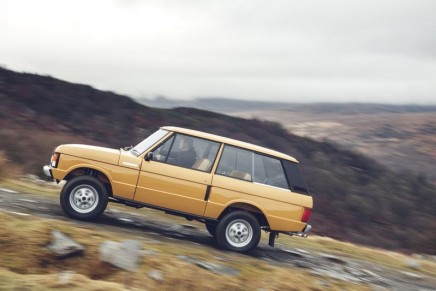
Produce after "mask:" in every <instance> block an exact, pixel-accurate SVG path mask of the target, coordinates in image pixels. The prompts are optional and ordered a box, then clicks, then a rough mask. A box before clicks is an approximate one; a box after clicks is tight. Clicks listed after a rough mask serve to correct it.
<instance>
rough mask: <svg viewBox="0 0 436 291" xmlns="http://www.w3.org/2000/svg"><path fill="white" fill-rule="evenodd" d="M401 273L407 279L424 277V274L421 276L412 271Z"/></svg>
mask: <svg viewBox="0 0 436 291" xmlns="http://www.w3.org/2000/svg"><path fill="white" fill-rule="evenodd" d="M401 274H403V275H405V276H406V277H407V278H409V279H414V280H421V279H424V276H421V275H418V274H416V273H412V272H406V271H402V272H401Z"/></svg>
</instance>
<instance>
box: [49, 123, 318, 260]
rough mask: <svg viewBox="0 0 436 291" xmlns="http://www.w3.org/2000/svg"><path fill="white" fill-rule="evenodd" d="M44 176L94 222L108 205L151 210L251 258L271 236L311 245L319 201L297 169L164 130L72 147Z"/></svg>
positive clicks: (217, 141)
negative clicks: (116, 142) (123, 142)
mask: <svg viewBox="0 0 436 291" xmlns="http://www.w3.org/2000/svg"><path fill="white" fill-rule="evenodd" d="M43 170H44V173H45V174H46V175H47V176H48V177H50V178H52V179H55V180H56V181H57V182H59V181H61V180H66V181H67V182H66V184H65V185H64V187H63V189H62V191H61V194H60V204H61V206H62V209H63V211H64V212H65V214H66V215H68V216H69V217H72V218H75V219H80V220H93V219H96V218H98V217H99V216H101V215H102V213H103V212H104V210H105V209H106V206H107V204H108V202H115V203H122V204H125V205H127V206H132V207H135V208H141V207H150V208H154V209H159V210H163V211H165V212H166V213H169V214H174V215H179V216H183V217H186V218H187V219H188V220H198V221H200V222H203V223H204V224H205V226H206V229H207V230H208V232H209V233H210V234H211V235H212V236H213V237H215V239H216V241H217V243H218V245H219V247H220V248H223V249H227V250H231V251H236V252H248V251H250V250H252V249H253V248H255V247H256V246H257V245H258V243H259V240H260V236H261V230H264V231H267V232H269V233H270V234H269V244H270V245H271V246H274V241H275V239H276V237H278V234H279V233H283V234H288V235H299V236H304V237H306V236H307V235H308V233H309V232H310V230H311V228H312V227H311V226H310V225H309V224H308V220H309V217H310V214H311V211H312V207H313V201H312V197H311V196H310V195H309V192H308V189H307V186H306V183H305V181H304V179H303V176H302V174H301V172H300V170H299V167H298V161H297V160H296V159H295V158H293V157H291V156H288V155H285V154H283V153H280V152H277V151H273V150H270V149H267V148H263V147H260V146H256V145H253V144H249V143H245V142H241V141H238V140H234V139H230V138H225V137H221V136H217V135H213V134H208V133H204V132H200V131H194V130H189V129H185V128H179V127H162V128H160V129H159V130H158V131H156V132H155V133H153V134H152V135H150V136H149V137H147V138H146V139H145V140H144V141H142V142H141V143H139V144H138V145H136V146H135V147H129V148H124V149H109V148H103V147H96V146H89V145H79V144H66V145H60V146H58V147H56V148H55V150H54V152H53V155H52V157H51V161H50V165H47V166H44V167H43Z"/></svg>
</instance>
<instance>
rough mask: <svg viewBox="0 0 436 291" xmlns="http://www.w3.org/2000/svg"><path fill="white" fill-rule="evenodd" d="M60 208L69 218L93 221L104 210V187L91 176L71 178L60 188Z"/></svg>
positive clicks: (105, 193) (105, 197)
mask: <svg viewBox="0 0 436 291" xmlns="http://www.w3.org/2000/svg"><path fill="white" fill-rule="evenodd" d="M60 202H61V207H62V209H63V210H64V212H65V214H67V215H68V216H69V217H72V218H75V219H80V220H94V219H97V218H98V217H100V216H101V215H102V214H103V212H104V210H105V209H106V206H107V203H108V195H107V190H106V187H105V186H104V185H103V184H102V183H101V182H100V181H99V180H97V178H95V177H92V176H78V177H75V178H72V179H71V180H69V181H68V182H67V184H65V186H64V188H62V191H61V196H60Z"/></svg>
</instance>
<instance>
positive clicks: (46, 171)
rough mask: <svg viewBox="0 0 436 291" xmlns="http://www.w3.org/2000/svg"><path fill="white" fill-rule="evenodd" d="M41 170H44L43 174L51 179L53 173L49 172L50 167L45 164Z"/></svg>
mask: <svg viewBox="0 0 436 291" xmlns="http://www.w3.org/2000/svg"><path fill="white" fill-rule="evenodd" d="M42 171H43V172H44V174H45V175H46V176H47V177H48V178H49V179H53V174H52V173H51V167H50V166H47V165H45V166H44V167H42Z"/></svg>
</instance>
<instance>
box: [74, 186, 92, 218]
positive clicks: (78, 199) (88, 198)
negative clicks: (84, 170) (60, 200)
mask: <svg viewBox="0 0 436 291" xmlns="http://www.w3.org/2000/svg"><path fill="white" fill-rule="evenodd" d="M70 205H71V207H72V208H73V209H74V211H76V212H78V213H83V214H85V213H90V212H91V211H93V210H94V209H95V208H96V207H97V205H98V193H97V190H95V188H94V187H92V186H90V185H79V186H77V187H75V188H74V189H73V191H71V193H70Z"/></svg>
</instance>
